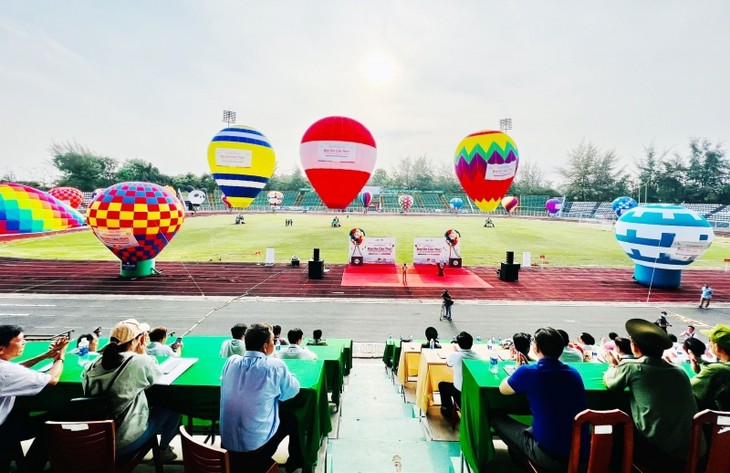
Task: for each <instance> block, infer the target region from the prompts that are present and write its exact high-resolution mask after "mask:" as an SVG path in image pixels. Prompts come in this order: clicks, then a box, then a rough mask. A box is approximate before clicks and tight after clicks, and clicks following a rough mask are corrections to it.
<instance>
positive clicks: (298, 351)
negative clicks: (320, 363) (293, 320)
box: [278, 328, 317, 360]
mask: <svg viewBox="0 0 730 473" xmlns="http://www.w3.org/2000/svg"><path fill="white" fill-rule="evenodd" d="M286 336H287V338H288V339H289V346H288V347H286V350H282V351H280V352H278V356H279V358H283V359H286V358H293V359H299V360H316V359H317V355H316V354H315V353H314V352H312V350H309V349H307V348H305V347H303V346H302V341H303V340H304V332H302V329H300V328H295V329H292V330H289V332H288V333H287V334H286Z"/></svg>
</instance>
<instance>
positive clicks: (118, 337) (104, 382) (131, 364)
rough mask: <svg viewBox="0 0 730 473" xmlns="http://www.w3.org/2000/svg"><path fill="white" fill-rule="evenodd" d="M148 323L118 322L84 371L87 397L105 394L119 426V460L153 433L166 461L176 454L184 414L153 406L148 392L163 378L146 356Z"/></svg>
mask: <svg viewBox="0 0 730 473" xmlns="http://www.w3.org/2000/svg"><path fill="white" fill-rule="evenodd" d="M148 330H149V325H147V324H145V323H139V322H137V321H136V320H134V319H127V320H125V321H123V322H119V323H118V324H116V325H115V326H114V327H113V328H112V331H111V334H110V335H109V343H108V344H107V345H106V346H105V347H104V349H103V351H102V356H101V357H99V358H97V359H96V360H94V361H92V362H91V363H89V364H88V365H86V368H85V369H84V372H83V373H82V374H81V378H82V388H83V391H84V395H85V396H106V397H107V398H108V399H109V402H110V406H111V410H112V413H113V415H114V423H115V425H116V449H117V450H116V454H117V458H124V457H129V456H130V455H133V454H134V453H136V452H137V451H138V450H139V449H140V448H141V447H142V446H143V445H144V444H145V443H147V442H148V441H149V439H150V438H152V436H153V435H157V434H161V438H160V453H161V455H162V460H163V461H164V462H171V461H173V460H175V458H177V455H176V454H175V452H173V451H172V447H170V442H171V441H172V439H173V438H174V437H175V435H177V428H178V425H179V424H180V414H178V413H176V412H172V411H170V410H168V409H165V408H162V407H155V408H153V409H150V407H149V405H148V404H147V396H146V395H145V390H146V389H147V388H149V387H150V386H152V385H153V384H155V382H157V380H159V379H160V378H161V377H162V370H161V369H160V366H159V365H158V364H157V360H155V359H154V358H152V357H150V356H144V355H145V353H146V352H145V345H144V341H145V334H146V333H147V331H148Z"/></svg>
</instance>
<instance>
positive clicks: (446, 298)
mask: <svg viewBox="0 0 730 473" xmlns="http://www.w3.org/2000/svg"><path fill="white" fill-rule="evenodd" d="M441 298H442V299H443V300H444V302H443V306H444V308H445V309H446V312H445V314H444V318H445V319H446V320H448V321H451V306H452V305H454V299H453V298H452V297H451V294H449V291H448V289H444V292H443V293H442V294H441Z"/></svg>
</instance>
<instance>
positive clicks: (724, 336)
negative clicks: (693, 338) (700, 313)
mask: <svg viewBox="0 0 730 473" xmlns="http://www.w3.org/2000/svg"><path fill="white" fill-rule="evenodd" d="M700 333H701V334H702V335H705V336H707V338H709V339H710V341H711V342H714V343H716V344H717V345H718V346H719V347H720V348H722V349H723V350H725V351H728V352H730V325H722V324H717V325H715V327H713V328H712V329H710V330H700Z"/></svg>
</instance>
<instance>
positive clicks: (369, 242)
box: [350, 236, 395, 264]
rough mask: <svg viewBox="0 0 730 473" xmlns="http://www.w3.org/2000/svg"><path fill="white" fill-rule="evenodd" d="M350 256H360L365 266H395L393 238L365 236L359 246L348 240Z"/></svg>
mask: <svg viewBox="0 0 730 473" xmlns="http://www.w3.org/2000/svg"><path fill="white" fill-rule="evenodd" d="M352 256H362V259H363V263H365V264H369V263H375V264H395V238H391V237H369V236H366V237H364V238H363V242H362V243H361V244H360V245H359V246H356V245H355V243H353V241H352V240H350V257H352Z"/></svg>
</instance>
